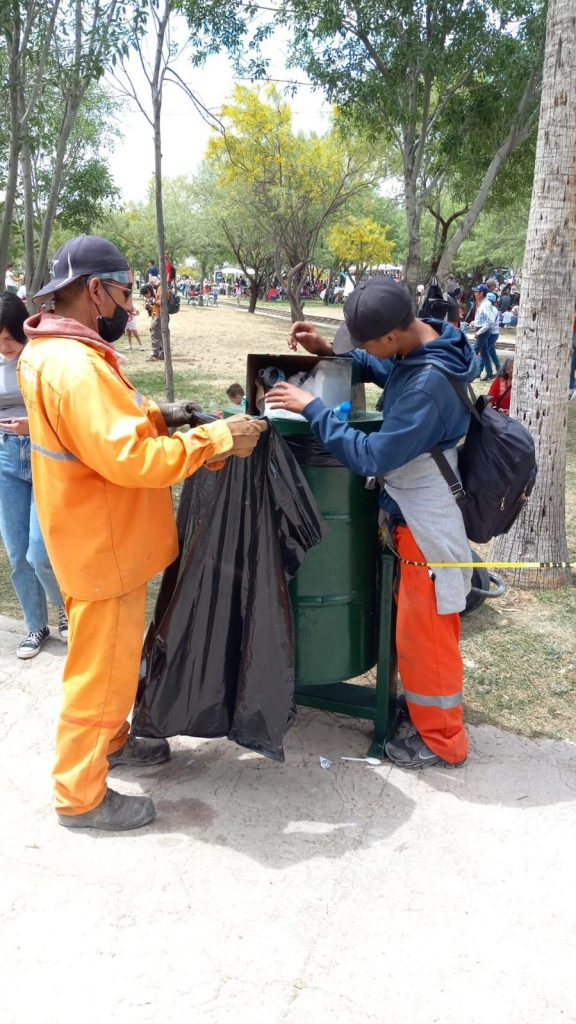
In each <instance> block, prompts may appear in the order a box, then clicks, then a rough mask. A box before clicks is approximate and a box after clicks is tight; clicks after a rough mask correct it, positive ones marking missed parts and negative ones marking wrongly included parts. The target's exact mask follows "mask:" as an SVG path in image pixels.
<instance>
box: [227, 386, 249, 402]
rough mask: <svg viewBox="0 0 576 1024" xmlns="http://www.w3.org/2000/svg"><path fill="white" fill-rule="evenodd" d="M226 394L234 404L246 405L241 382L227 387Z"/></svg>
mask: <svg viewBox="0 0 576 1024" xmlns="http://www.w3.org/2000/svg"><path fill="white" fill-rule="evenodd" d="M226 395H227V397H228V398H229V399H230V401H231V402H232V404H233V405H244V403H245V397H246V396H245V393H244V388H243V387H242V385H241V384H231V385H230V387H229V388H226Z"/></svg>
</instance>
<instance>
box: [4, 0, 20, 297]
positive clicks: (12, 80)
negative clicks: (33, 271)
mask: <svg viewBox="0 0 576 1024" xmlns="http://www.w3.org/2000/svg"><path fill="white" fill-rule="evenodd" d="M19 48H20V21H19V18H18V17H16V19H15V22H14V25H13V29H12V40H11V45H10V60H9V65H8V90H9V91H8V103H9V108H10V148H9V150H8V175H7V178H6V186H5V194H4V209H3V211H2V226H1V227H0V281H1V282H2V291H3V290H4V278H5V276H6V265H7V263H8V251H9V248H10V235H11V231H12V218H13V216H14V203H15V201H16V190H17V188H18V160H19V158H20V117H19V89H20V79H19V62H18V52H19Z"/></svg>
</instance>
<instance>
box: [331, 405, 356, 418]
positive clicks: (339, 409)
mask: <svg viewBox="0 0 576 1024" xmlns="http://www.w3.org/2000/svg"><path fill="white" fill-rule="evenodd" d="M351 411H352V406H351V405H350V402H340V405H335V406H334V408H333V409H332V412H333V413H334V415H335V416H337V417H338V419H339V420H341V421H342V423H346V422H347V420H349V419H350V412H351Z"/></svg>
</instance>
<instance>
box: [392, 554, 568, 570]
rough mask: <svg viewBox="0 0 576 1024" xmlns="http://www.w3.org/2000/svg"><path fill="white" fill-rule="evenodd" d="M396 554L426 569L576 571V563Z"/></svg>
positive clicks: (400, 559) (404, 562)
mask: <svg viewBox="0 0 576 1024" xmlns="http://www.w3.org/2000/svg"><path fill="white" fill-rule="evenodd" d="M394 554H395V555H396V557H397V558H398V560H399V561H400V562H402V564H403V565H416V566H421V567H422V568H424V569H576V562H411V561H410V560H409V559H408V558H400V555H398V554H397V552H396V551H395V552H394Z"/></svg>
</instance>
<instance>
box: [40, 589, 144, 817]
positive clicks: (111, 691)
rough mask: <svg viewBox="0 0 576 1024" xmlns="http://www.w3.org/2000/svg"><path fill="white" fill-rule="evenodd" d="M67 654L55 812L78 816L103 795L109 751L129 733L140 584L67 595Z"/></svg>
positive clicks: (140, 623)
mask: <svg viewBox="0 0 576 1024" xmlns="http://www.w3.org/2000/svg"><path fill="white" fill-rule="evenodd" d="M65 604H66V614H67V616H68V657H67V658H66V664H65V666H64V675H63V683H64V702H63V706H62V711H61V714H60V720H59V723H58V731H57V734H56V764H55V766H54V773H53V774H54V782H55V788H56V810H57V811H58V813H59V814H84V813H87V812H88V811H92V810H93V809H94V808H95V807H98V805H99V804H101V803H102V801H103V799H104V797H105V796H106V788H107V787H106V776H107V774H108V761H107V757H108V755H109V754H113V753H115V752H116V751H117V750H119V749H120V747H122V746H123V745H124V743H125V742H126V740H127V738H128V729H129V726H128V722H127V721H126V718H127V716H128V714H129V713H130V709H131V708H132V705H133V703H134V698H135V696H136V688H137V685H138V672H139V667H140V659H141V656H142V641H143V637H144V627H145V625H146V584H144V585H143V586H141V587H138V588H137V590H133V591H132V592H131V593H130V594H122V596H121V597H112V598H109V599H108V600H106V601H78V600H77V599H76V598H74V597H67V598H65Z"/></svg>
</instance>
